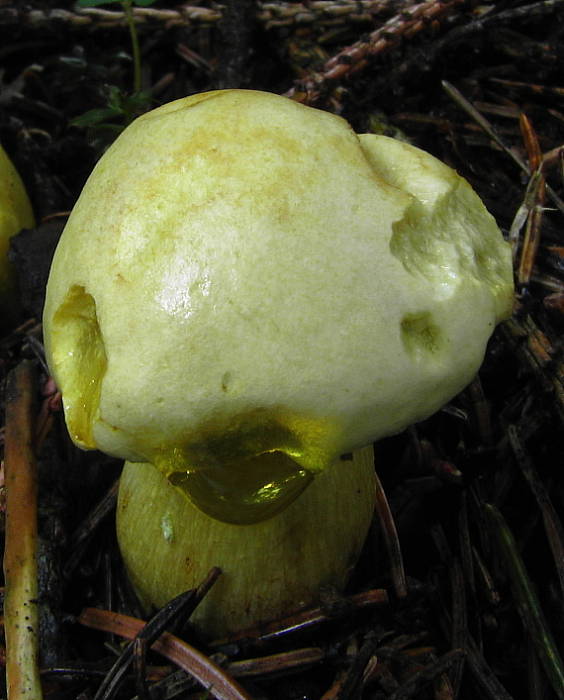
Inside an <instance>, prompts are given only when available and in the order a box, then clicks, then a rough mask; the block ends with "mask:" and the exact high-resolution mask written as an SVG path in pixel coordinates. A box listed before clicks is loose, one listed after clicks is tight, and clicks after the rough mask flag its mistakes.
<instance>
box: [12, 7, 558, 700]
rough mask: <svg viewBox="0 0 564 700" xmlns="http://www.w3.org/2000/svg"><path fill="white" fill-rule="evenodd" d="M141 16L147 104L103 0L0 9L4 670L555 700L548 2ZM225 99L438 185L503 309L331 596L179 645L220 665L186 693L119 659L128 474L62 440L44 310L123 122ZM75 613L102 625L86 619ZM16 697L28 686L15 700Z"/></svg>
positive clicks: (553, 224) (408, 455) (398, 445)
mask: <svg viewBox="0 0 564 700" xmlns="http://www.w3.org/2000/svg"><path fill="white" fill-rule="evenodd" d="M134 17H135V22H136V27H137V31H138V34H139V43H140V49H141V74H140V84H141V91H135V89H134V86H133V60H132V49H131V42H130V36H129V31H128V27H127V23H126V21H125V17H124V14H123V12H122V8H121V6H120V3H110V4H108V5H107V6H106V5H104V6H100V7H97V8H92V9H80V8H77V7H75V3H71V2H65V1H63V0H60V1H56V0H31V1H30V2H26V3H12V2H9V1H7V0H0V36H1V37H2V41H1V42H0V143H2V146H3V147H4V149H5V150H6V152H7V153H8V154H9V156H10V157H11V159H12V160H13V162H14V163H15V165H16V166H17V169H18V171H19V172H20V174H21V176H22V179H23V181H24V183H25V185H26V187H27V189H28V192H29V195H30V198H31V201H32V204H33V208H34V212H35V216H36V220H37V227H36V228H35V229H33V230H30V231H26V232H24V233H22V234H20V235H19V236H17V237H15V238H14V239H13V243H12V253H11V255H12V259H13V263H14V265H15V266H16V268H17V272H18V278H19V289H20V303H21V307H22V309H23V311H22V313H21V317H20V319H19V321H18V323H17V324H16V326H15V327H12V328H11V329H8V330H6V331H5V332H4V334H3V336H2V337H1V338H0V371H1V373H2V374H1V378H2V385H3V386H5V385H6V383H7V378H8V377H12V379H10V380H9V381H8V383H10V382H12V384H11V386H12V388H13V383H14V382H15V384H16V387H19V392H15V394H14V392H8V393H7V394H6V395H5V398H3V400H2V408H3V409H4V408H6V411H5V413H6V430H5V432H4V431H3V432H2V435H4V434H5V435H6V453H8V450H9V449H16V452H17V445H16V448H14V445H11V446H10V445H9V444H8V441H9V439H12V440H14V437H13V436H14V426H13V425H12V426H11V427H10V426H9V425H8V423H9V421H12V423H13V422H14V421H15V424H16V428H18V429H21V430H23V431H24V435H25V430H26V426H27V429H31V432H32V438H33V442H34V444H35V445H36V450H35V452H36V454H37V458H38V472H37V476H36V477H35V476H34V477H33V479H35V478H36V479H37V481H36V482H34V483H32V485H31V486H30V488H31V489H32V492H33V488H35V487H36V486H38V493H39V497H38V501H39V502H38V513H39V539H38V542H39V557H38V566H39V582H40V583H39V587H40V590H39V603H40V618H41V627H40V634H39V641H38V646H39V660H37V659H34V658H32V659H27V660H24V661H22V660H21V658H20V657H19V656H17V655H14V652H13V650H12V651H11V650H10V649H8V654H7V655H6V652H5V650H4V652H3V654H2V653H0V660H1V659H2V657H3V662H4V663H5V664H7V666H8V668H10V664H11V666H12V674H13V673H14V667H17V666H18V664H22V663H23V664H24V665H25V664H30V666H31V667H33V666H35V668H36V669H39V671H40V677H41V685H42V689H43V694H44V696H45V697H46V698H51V699H52V700H55V699H57V700H58V699H59V698H61V700H62V699H66V698H70V697H79V698H82V699H87V698H91V697H94V696H96V698H97V700H102V698H103V699H104V700H106V699H108V698H110V697H113V695H114V694H115V693H118V694H119V696H120V697H123V698H131V697H135V696H139V695H144V696H145V697H151V698H164V697H166V698H173V697H183V698H189V697H194V698H203V697H210V696H211V697H218V698H236V697H252V698H254V699H255V700H260V699H262V698H264V699H268V700H319V699H323V700H345V698H350V699H358V700H360V699H361V698H362V699H370V700H377V699H378V700H379V699H384V698H387V699H392V698H393V700H400V698H401V699H407V698H417V699H418V700H426V699H427V698H435V699H437V700H438V699H439V698H440V699H441V700H446V699H450V698H460V699H473V700H476V699H478V698H480V699H491V700H494V699H495V700H502V699H505V698H516V699H518V698H528V699H530V700H541V698H542V699H543V700H547V699H548V700H550V698H561V699H562V698H564V671H563V667H562V660H561V656H560V655H561V654H562V653H563V652H564V563H563V562H564V535H563V528H562V523H561V519H560V518H561V515H562V513H563V512H564V477H563V459H562V458H563V421H564V386H563V382H564V358H563V354H562V329H563V328H564V276H563V275H564V234H563V231H564V202H563V198H564V192H563V190H564V146H563V144H564V70H563V66H564V2H562V1H561V0H547V1H545V2H527V1H526V0H522V1H519V0H517V1H515V0H507V1H500V2H482V3H479V2H469V1H464V0H441V1H439V0H429V1H428V2H424V3H419V4H416V3H413V2H412V1H411V0H358V1H357V2H349V1H347V0H335V1H332V0H307V2H304V3H296V2H279V1H276V2H275V1H273V2H264V3H260V2H257V3H255V2H251V0H227V1H226V2H225V3H222V4H216V3H215V2H207V1H206V0H203V1H202V2H201V3H200V4H196V3H194V4H193V5H189V4H184V5H180V4H175V3H173V2H166V1H157V2H154V3H152V4H151V5H150V7H149V6H148V7H139V8H135V11H134ZM225 87H240V88H253V89H259V90H267V91H270V92H274V93H279V94H285V95H288V96H290V97H292V98H293V99H296V100H299V101H301V102H303V103H305V104H309V105H312V106H315V107H319V108H321V109H326V110H329V111H332V112H335V113H338V114H340V115H342V116H343V117H345V118H346V119H347V120H348V121H349V122H350V123H351V125H352V126H353V128H354V129H355V131H356V132H358V133H364V132H374V133H384V134H387V135H392V136H398V137H401V138H405V139H407V140H409V141H410V142H411V143H413V144H414V145H417V146H420V147H422V148H424V149H426V150H428V151H429V152H431V153H433V154H434V155H436V156H437V157H439V158H440V159H442V160H443V161H445V162H446V163H448V164H449V165H451V166H452V167H454V168H455V169H456V170H457V171H458V172H459V173H460V174H461V175H463V176H464V177H466V178H467V179H468V180H469V181H470V182H471V184H472V186H473V187H474V189H475V190H476V191H477V192H478V193H479V195H480V196H481V197H482V199H483V201H484V202H485V203H486V205H487V207H488V209H489V210H490V211H491V213H492V214H493V215H494V217H495V218H496V220H497V222H498V225H499V227H500V228H501V230H502V231H503V233H504V235H505V236H506V237H508V239H509V240H510V242H511V244H512V246H513V250H514V262H515V279H516V299H515V309H514V315H513V317H512V318H511V319H510V320H508V321H506V322H504V323H503V324H501V325H500V326H499V327H498V329H497V330H496V331H495V333H494V336H493V337H492V339H491V341H490V344H489V347H488V352H487V355H486V359H485V361H484V364H483V367H482V369H481V371H480V373H479V375H478V376H477V377H476V378H475V379H474V381H473V382H472V384H471V385H470V386H469V387H468V388H467V389H466V390H464V391H463V392H462V393H461V394H460V395H458V396H457V397H455V398H454V399H453V400H452V401H451V402H450V403H449V404H448V405H447V406H445V407H444V408H443V409H442V410H441V411H440V412H439V413H437V414H436V415H435V416H433V417H432V418H430V419H428V420H426V421H424V422H422V423H420V424H418V425H416V426H413V427H411V428H410V429H408V430H407V431H405V432H404V433H402V434H401V435H398V436H396V437H393V438H388V439H386V440H383V441H381V442H380V443H378V444H377V445H376V446H375V450H376V463H377V471H378V474H379V477H380V480H381V482H382V487H383V492H382V503H381V504H380V506H379V508H378V513H377V516H376V518H375V522H374V526H373V528H372V530H371V532H370V535H369V540H368V542H367V543H366V546H365V550H364V553H363V556H362V558H361V561H360V562H359V565H358V567H357V570H356V572H355V574H354V576H353V579H352V581H351V583H350V585H349V588H348V589H347V591H346V593H345V594H344V595H343V596H342V597H341V596H337V597H333V598H332V599H331V600H324V601H323V603H322V606H321V608H320V609H317V610H313V611H310V612H309V613H305V614H302V615H301V616H299V617H295V616H292V615H289V617H288V619H286V620H282V621H279V622H278V623H275V624H273V625H272V626H271V627H269V628H268V630H266V629H261V630H247V631H245V633H244V634H242V635H239V636H237V637H234V638H233V639H230V640H223V642H222V643H221V644H213V643H209V642H204V641H202V640H199V639H197V638H196V637H195V636H194V635H193V634H191V633H190V631H189V628H188V631H186V630H184V631H183V632H177V634H179V635H180V636H183V635H184V639H186V640H189V641H190V642H191V643H192V644H193V645H194V646H196V647H198V648H199V649H200V650H201V651H202V652H203V653H204V655H205V657H204V658H205V659H208V660H210V659H211V660H212V661H214V662H215V663H216V664H219V665H220V666H221V667H222V668H223V669H225V671H226V673H227V676H226V677H225V678H224V679H223V681H222V682H224V683H225V686H224V688H223V690H218V686H217V685H216V686H214V688H212V689H210V690H206V691H204V690H202V687H201V686H197V685H194V684H193V681H192V678H191V676H190V675H189V674H188V673H186V672H185V671H178V663H177V662H176V661H173V660H171V657H170V656H169V657H168V658H167V657H166V655H165V656H164V657H163V656H162V655H157V654H155V653H153V652H151V653H149V655H148V656H147V658H145V657H144V651H143V644H142V643H138V644H137V645H136V646H135V647H128V648H125V647H124V642H123V639H122V638H121V637H120V630H122V628H121V627H120V626H119V624H118V621H117V620H118V618H116V617H112V615H111V614H110V612H109V611H114V612H117V613H126V614H128V615H132V616H133V617H137V618H139V617H141V615H142V613H141V612H140V611H139V608H138V606H136V604H135V601H134V600H133V598H132V594H131V591H130V589H129V586H128V584H127V581H126V578H125V574H124V571H123V567H122V565H121V563H120V558H119V553H118V549H117V544H116V540H115V535H114V521H113V513H114V505H115V483H116V479H117V478H118V476H119V471H120V468H121V463H120V462H118V461H117V460H113V459H110V458H108V457H105V456H104V455H101V454H100V453H97V452H90V453H84V452H81V451H79V450H78V449H76V448H75V447H74V446H73V445H72V443H71V442H70V440H69V438H68V436H67V434H66V431H65V427H64V420H63V416H62V412H61V411H60V406H59V404H58V402H57V394H56V393H55V389H54V387H53V386H52V382H49V379H48V373H47V369H46V366H45V361H44V354H43V346H42V329H41V314H42V307H43V301H44V290H45V284H46V280H47V275H48V270H49V264H50V260H51V256H52V254H53V251H54V248H55V245H56V242H57V240H58V237H59V236H60V234H61V231H62V229H63V227H64V224H65V221H66V219H67V216H68V214H69V212H70V210H71V209H72V207H73V205H74V203H75V201H76V199H77V197H78V195H79V194H80V191H81V189H82V187H83V185H84V183H85V181H86V178H87V177H88V175H89V173H90V172H91V170H92V168H93V166H94V164H95V163H96V161H97V160H98V159H99V157H100V156H101V154H102V153H103V151H104V149H105V148H106V147H107V146H108V145H109V143H111V141H112V140H113V138H115V136H116V134H117V133H119V131H120V130H121V129H122V128H123V126H124V124H125V123H127V121H128V120H130V119H131V118H132V117H133V116H135V115H136V114H139V113H141V112H142V111H146V110H148V109H150V108H152V107H154V106H158V105H160V104H163V103H165V102H168V101H170V100H173V99H177V98H180V97H183V96H186V95H190V94H193V93H195V92H200V91H204V90H211V89H217V88H225ZM92 110H96V111H94V112H92ZM25 361H27V362H25ZM22 363H23V364H22ZM22 367H23V370H22ZM30 367H31V368H32V370H33V372H32V373H30ZM15 368H20V369H19V373H18V370H15ZM22 372H23V374H22ZM18 382H20V384H18ZM26 382H28V385H26ZM26 386H27V388H26ZM22 387H23V388H22ZM22 396H23V399H22ZM18 397H19V398H18ZM26 397H27V398H26ZM33 397H35V399H36V401H37V403H38V408H37V409H29V410H28V414H27V415H26V409H25V406H24V409H23V414H22V415H23V417H22V415H20V413H18V411H21V410H22V408H21V406H20V405H19V404H18V401H22V400H23V401H24V402H25V401H26V400H27V399H29V400H31V398H33ZM14 404H15V407H14ZM29 411H36V412H32V413H31V414H29ZM14 416H15V417H14ZM30 416H31V417H30ZM2 422H4V421H2ZM30 425H31V428H29V426H30ZM10 435H11V436H12V437H10ZM16 435H21V432H20V433H18V432H17V431H16ZM383 494H385V498H384V495H383ZM3 495H4V498H6V494H3ZM8 498H9V494H8ZM27 505H30V504H29V503H28V504H27ZM31 506H33V503H31ZM388 506H389V511H388V510H387V509H388ZM390 512H391V518H392V519H390V518H389V517H387V516H389V513H390ZM382 522H384V523H386V522H387V524H384V526H382V525H381V523H382ZM6 532H9V528H8V530H7V531H6ZM383 533H386V535H387V536H386V537H384V536H383ZM5 539H6V542H5V545H6V550H7V551H8V549H9V547H10V545H11V546H12V548H13V547H14V546H16V547H19V546H20V545H19V544H18V542H16V543H10V542H9V541H8V538H7V537H6V538H5ZM24 568H25V567H24ZM256 580H257V587H260V572H258V571H257V572H256ZM382 592H385V596H386V599H387V602H385V603H384V602H383V597H382V595H383V594H382ZM92 608H97V609H98V610H101V611H108V612H102V613H101V621H100V620H98V622H97V623H96V622H95V621H94V620H93V618H95V617H96V615H95V614H94V613H91V612H90V613H89V612H88V610H90V609H92ZM85 610H86V611H87V612H86V613H85V612H84V611H85ZM165 612H166V611H165ZM289 612H290V611H289ZM11 614H12V615H13V612H12V613H11ZM163 615H164V613H161V614H160V617H159V615H158V614H157V616H156V618H155V625H156V628H157V630H158V632H157V633H154V634H157V636H158V634H160V632H161V631H163V630H164V629H165V628H167V629H170V627H167V625H170V624H171V623H170V622H169V620H168V618H166V619H165V617H166V616H165V617H163ZM96 619H98V618H96ZM96 624H98V626H99V627H100V625H101V626H102V627H103V626H104V625H105V626H106V629H109V630H110V632H111V633H108V634H102V633H101V632H100V631H98V630H93V629H91V627H92V626H96ZM131 629H133V628H130V629H129V633H131ZM175 629H177V627H175ZM124 649H125V650H124ZM0 651H2V649H0ZM10 653H12V658H10ZM182 653H185V654H187V655H185V656H183V657H182V658H183V659H184V660H183V662H182V663H184V664H185V667H188V668H190V664H191V663H195V662H194V658H193V657H191V656H190V653H189V652H186V650H184V652H182ZM16 654H17V652H16ZM23 656H24V657H25V653H24V655H23ZM134 662H135V663H134ZM207 663H208V662H206V661H204V662H203V670H201V669H200V671H201V673H202V674H203V675H202V676H201V677H202V678H204V679H207V682H208V683H209V684H214V683H217V678H216V676H214V673H215V671H214V668H215V666H212V664H211V661H210V665H209V666H207V665H206V664H207ZM144 664H145V666H146V673H147V679H148V680H147V683H143V682H142V681H141V677H140V675H142V673H143V668H144ZM122 676H123V677H122ZM118 677H119V678H118ZM233 678H236V679H237V680H236V681H233V685H232V686H230V683H231V681H230V679H233ZM104 679H105V684H104V685H103V686H101V683H102V681H103V680H104ZM236 684H239V685H240V686H241V687H242V688H244V692H245V693H246V695H244V696H243V695H237V693H238V692H239V691H238V690H237V687H238V686H237V685H236ZM100 687H102V690H101V691H100V690H99V688H100ZM4 693H5V690H2V691H1V695H2V697H5V695H4ZM96 693H98V694H97V695H96ZM206 693H209V694H206ZM24 695H25V697H26V698H32V697H33V698H34V700H35V699H36V698H37V697H38V693H37V688H36V692H35V693H31V694H30V693H29V692H28V693H27V694H26V692H25V691H19V692H18V691H15V690H12V691H11V700H23V696H24Z"/></svg>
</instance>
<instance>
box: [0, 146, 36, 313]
mask: <svg viewBox="0 0 564 700" xmlns="http://www.w3.org/2000/svg"><path fill="white" fill-rule="evenodd" d="M34 225H35V224H34V219H33V211H32V209H31V204H30V202H29V199H28V196H27V192H26V191H25V187H24V185H23V182H22V181H21V178H20V176H19V174H18V172H17V170H16V169H15V167H14V165H13V163H12V161H11V160H10V158H9V157H8V155H7V153H6V151H5V150H4V149H3V148H2V146H0V318H1V319H2V321H1V325H2V326H4V325H6V323H8V322H12V321H13V320H14V319H15V311H16V307H17V303H16V302H17V300H16V296H15V285H16V281H15V274H14V270H13V268H12V265H11V264H10V261H9V260H8V249H9V246H10V238H11V237H12V236H13V235H15V234H16V233H18V231H20V230H21V229H23V228H32V227H33V226H34Z"/></svg>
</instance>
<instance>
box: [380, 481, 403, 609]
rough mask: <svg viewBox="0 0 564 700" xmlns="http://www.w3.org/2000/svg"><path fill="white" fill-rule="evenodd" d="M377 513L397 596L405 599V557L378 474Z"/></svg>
mask: <svg viewBox="0 0 564 700" xmlns="http://www.w3.org/2000/svg"><path fill="white" fill-rule="evenodd" d="M376 513H377V515H378V519H379V523H380V525H381V527H382V532H383V534H384V541H385V543H386V549H387V551H388V556H389V557H390V570H391V576H392V581H393V584H394V589H395V592H396V596H397V597H398V598H400V599H401V598H405V597H406V596H407V582H406V578H405V569H404V566H403V557H402V554H401V546H400V543H399V539H398V533H397V529H396V525H395V522H394V517H393V515H392V511H391V509H390V506H389V504H388V499H387V498H386V493H385V491H384V487H383V486H382V483H381V481H380V479H379V478H378V474H377V473H376Z"/></svg>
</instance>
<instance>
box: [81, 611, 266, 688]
mask: <svg viewBox="0 0 564 700" xmlns="http://www.w3.org/2000/svg"><path fill="white" fill-rule="evenodd" d="M78 621H79V622H80V623H81V624H83V625H85V626H86V627H91V628H92V629H97V630H100V631H102V632H110V633H112V634H118V635H120V636H121V637H124V638H125V639H129V640H132V639H134V638H135V637H136V636H137V635H138V634H139V632H141V630H142V629H143V627H144V626H145V623H144V622H143V621H142V620H138V619H136V618H134V617H128V616H127V615H120V614H118V613H112V612H108V611H106V610H99V609H97V608H86V609H85V610H83V611H82V613H81V614H80V617H79V618H78ZM151 648H152V649H153V650H154V651H156V652H158V653H159V654H162V655H163V656H164V657H166V658H167V659H169V660H170V661H173V662H174V663H175V664H176V665H177V666H178V667H179V668H182V669H183V670H184V671H186V672H187V673H189V674H190V675H191V676H192V677H193V678H195V679H196V680H197V681H198V683H200V685H202V686H203V687H204V688H206V689H207V690H208V691H209V693H210V695H211V696H212V697H214V698H217V700H252V698H251V696H250V695H249V694H248V693H247V692H246V691H245V690H244V689H243V688H242V687H241V686H240V685H239V684H238V683H237V682H236V681H235V680H234V679H233V678H231V677H230V676H229V674H227V673H226V672H225V671H224V670H223V669H222V668H221V667H220V666H218V665H217V664H216V663H215V662H214V661H212V660H211V659H209V658H208V657H207V656H205V655H204V654H202V653H201V652H200V651H198V650H197V649H195V648H194V647H192V646H191V645H190V644H187V643H186V642H184V641H182V640H181V639H179V638H178V637H175V636H174V635H172V634H169V633H168V632H163V634H161V636H160V637H159V638H158V639H157V640H156V641H155V642H154V643H153V644H152V645H151Z"/></svg>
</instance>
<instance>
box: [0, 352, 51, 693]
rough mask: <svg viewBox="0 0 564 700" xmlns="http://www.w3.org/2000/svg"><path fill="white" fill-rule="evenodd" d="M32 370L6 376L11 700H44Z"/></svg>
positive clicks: (6, 562) (7, 622)
mask: <svg viewBox="0 0 564 700" xmlns="http://www.w3.org/2000/svg"><path fill="white" fill-rule="evenodd" d="M35 390H36V386H35V377H34V371H33V366H32V365H31V363H30V362H27V361H24V362H22V363H21V364H19V365H18V366H17V367H16V368H15V369H14V370H12V371H11V372H10V374H9V375H8V385H7V392H6V393H7V398H6V437H5V452H4V469H5V479H6V544H5V550H4V575H5V578H6V592H5V598H4V627H5V634H6V648H7V653H6V676H7V686H8V698H9V700H40V698H42V689H41V681H40V678H39V660H38V656H39V644H38V634H39V619H38V617H39V615H38V609H37V597H38V580H37V465H36V459H35V454H34V449H33V444H34V437H35V436H34V430H33V428H34V424H35V411H34V404H35V401H34V393H35Z"/></svg>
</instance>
